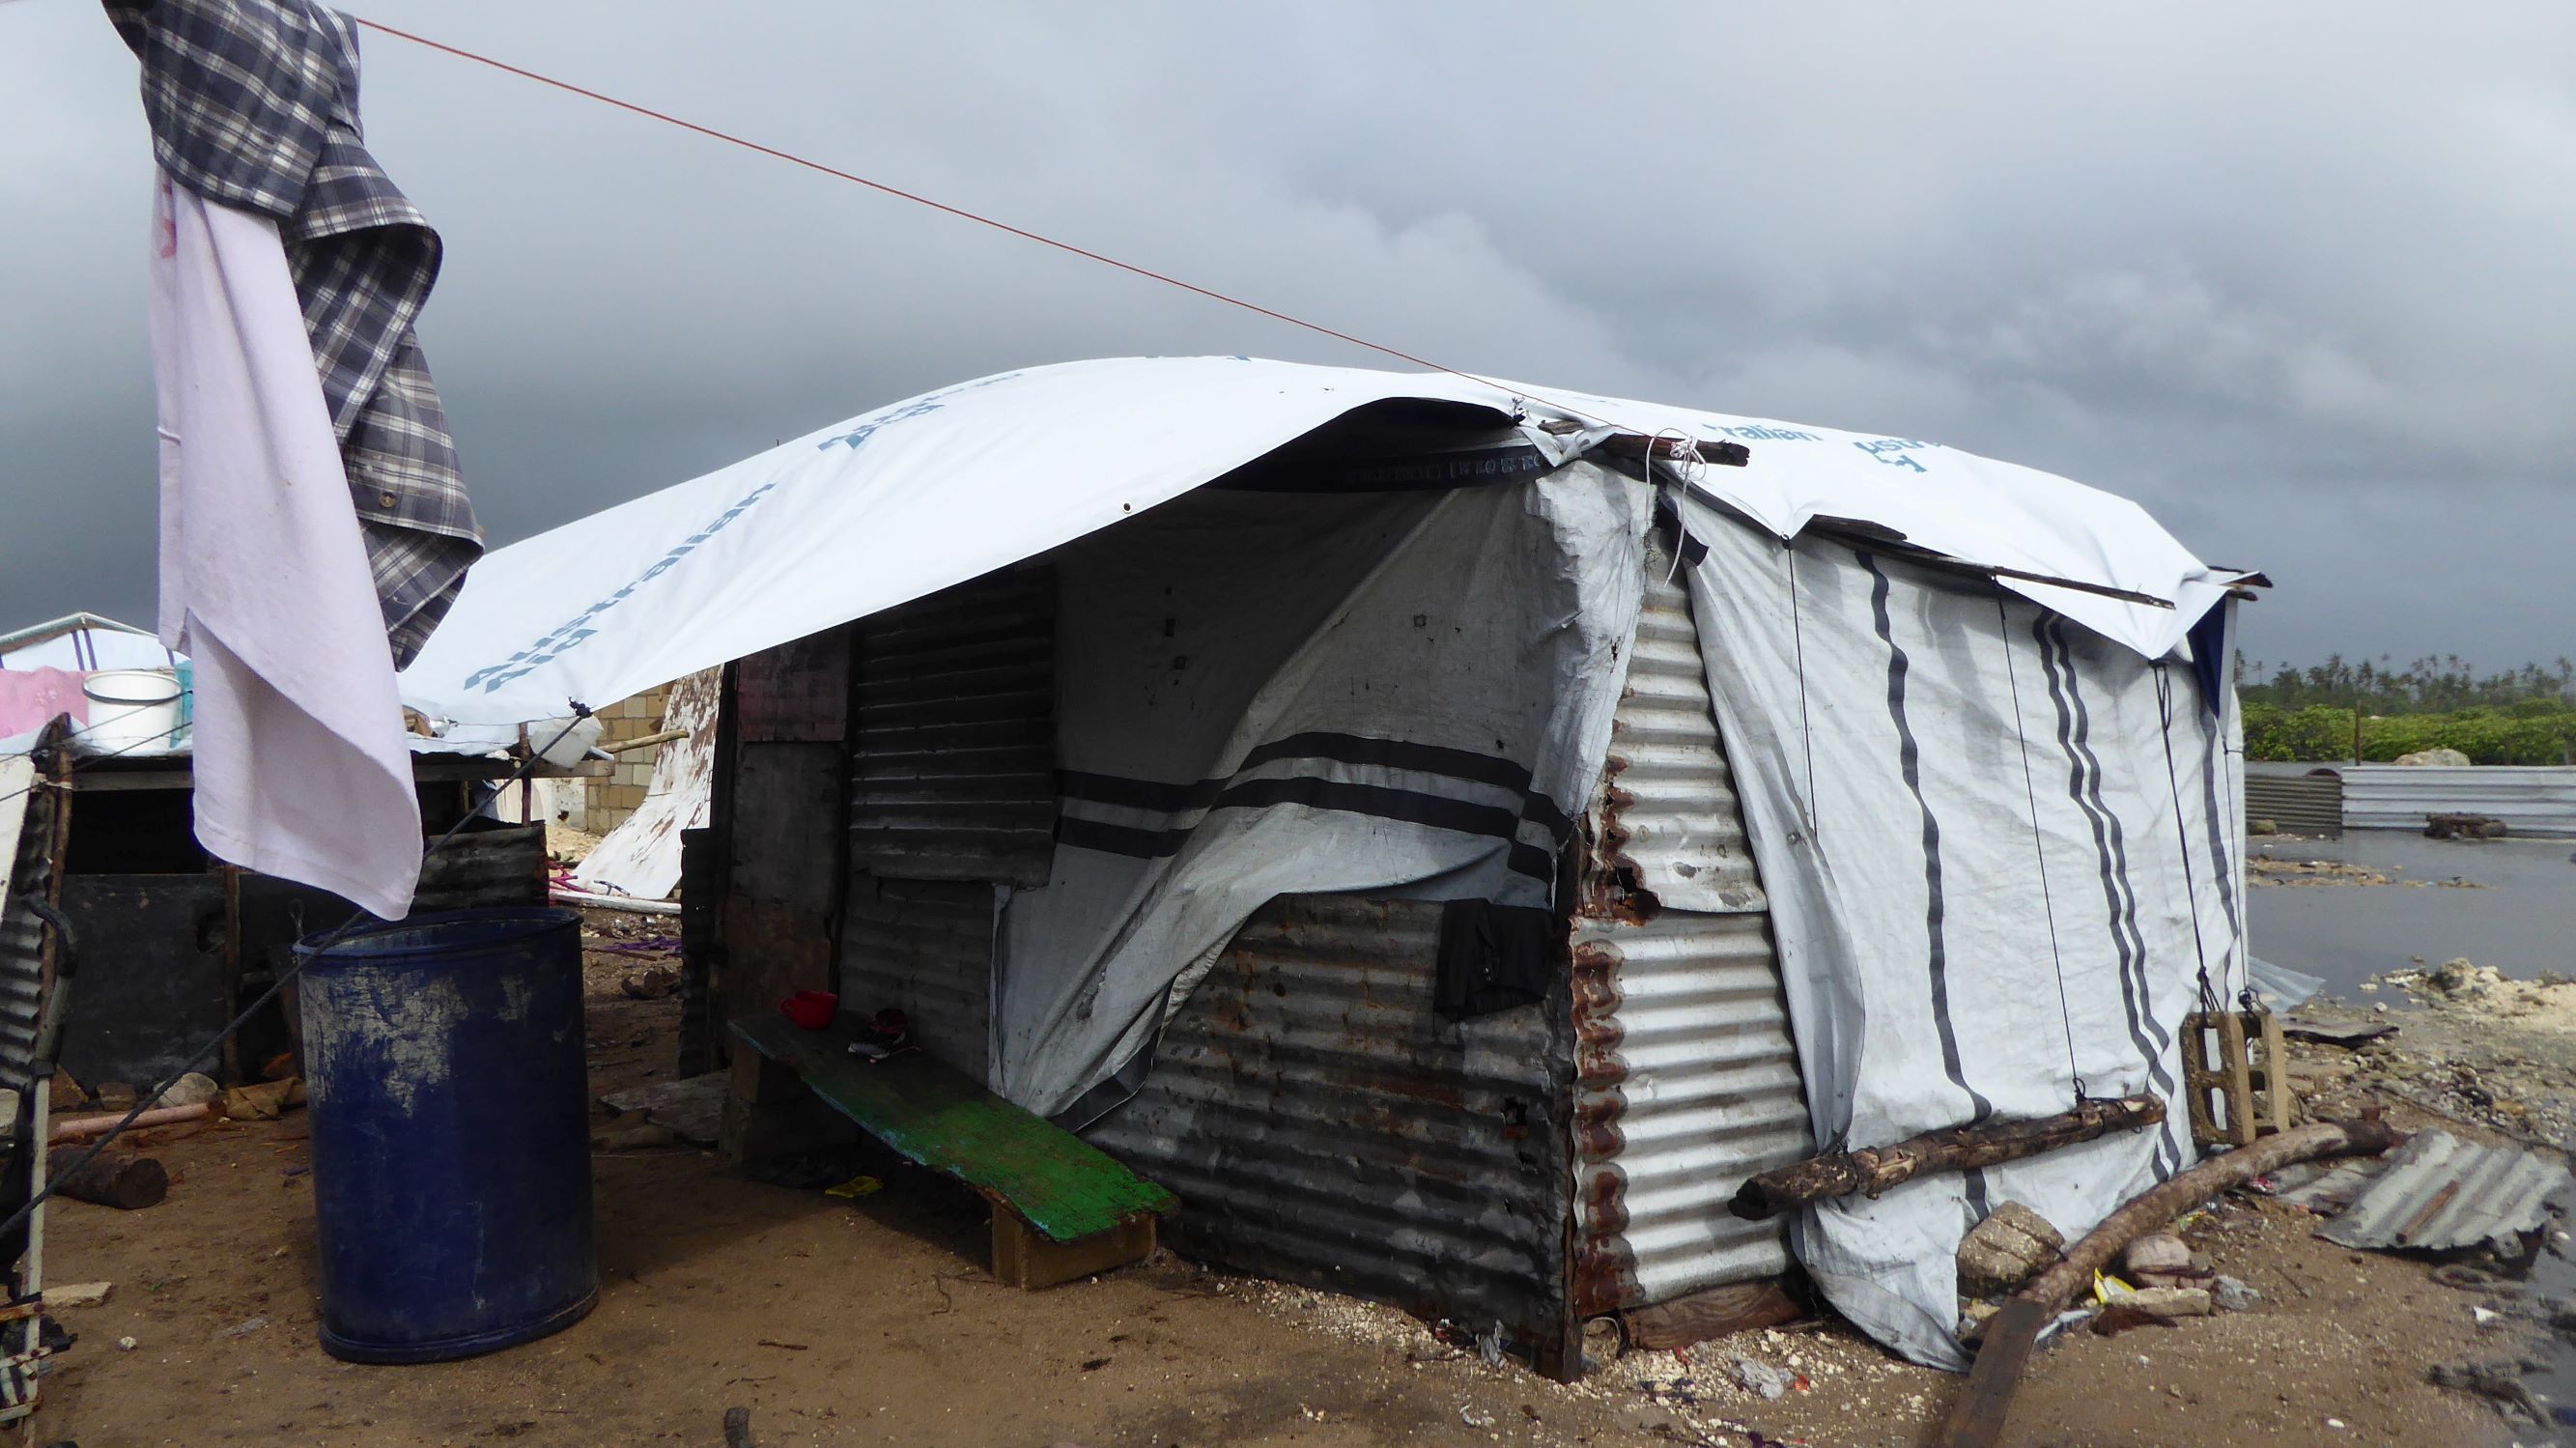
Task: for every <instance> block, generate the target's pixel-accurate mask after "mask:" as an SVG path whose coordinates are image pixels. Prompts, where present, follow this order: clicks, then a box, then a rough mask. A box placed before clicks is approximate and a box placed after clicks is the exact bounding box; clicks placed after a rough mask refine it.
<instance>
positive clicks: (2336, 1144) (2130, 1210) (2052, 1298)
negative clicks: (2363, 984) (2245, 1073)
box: [1935, 1116, 2404, 1448]
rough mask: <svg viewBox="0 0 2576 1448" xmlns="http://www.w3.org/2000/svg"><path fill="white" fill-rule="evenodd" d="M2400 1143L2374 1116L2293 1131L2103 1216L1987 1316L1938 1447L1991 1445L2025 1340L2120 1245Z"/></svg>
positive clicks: (2216, 1160) (2023, 1359)
mask: <svg viewBox="0 0 2576 1448" xmlns="http://www.w3.org/2000/svg"><path fill="white" fill-rule="evenodd" d="M2403 1139H2404V1138H2403V1135H2402V1134H2401V1133H2400V1132H2399V1131H2398V1130H2397V1129H2396V1128H2395V1127H2393V1126H2390V1125H2389V1124H2388V1123H2387V1122H2385V1121H2382V1120H2379V1119H2378V1118H2377V1117H2375V1116H2373V1117H2366V1118H2364V1119H2362V1120H2359V1121H2320V1122H2317V1123H2316V1124H2314V1125H2312V1126H2300V1127H2294V1128H2292V1129H2291V1130H2288V1131H2284V1132H2281V1133H2279V1134H2277V1135H2274V1136H2267V1137H2264V1138H2263V1139H2262V1140H2260V1141H2257V1142H2256V1143H2254V1144H2253V1145H2252V1146H2240V1147H2238V1148H2237V1149H2236V1150H2234V1151H2231V1152H2229V1153H2227V1154H2226V1155H2225V1156H2219V1157H2212V1158H2211V1159H2209V1160H2208V1161H2204V1162H2202V1163H2201V1164H2200V1165H2198V1166H2196V1167H2193V1168H2192V1169H2191V1170H2189V1171H2186V1172H2183V1173H2181V1174H2179V1175H2177V1176H2175V1177H2174V1178H2173V1179H2172V1180H2170V1181H2167V1182H2165V1183H2164V1184H2163V1185H2161V1186H2158V1187H2156V1188H2154V1189H2153V1190H2151V1191H2149V1192H2147V1193H2146V1194H2145V1195H2143V1196H2140V1197H2138V1198H2137V1199H2135V1200H2134V1201H2131V1202H2130V1203H2129V1204H2128V1205H2126V1206H2124V1207H2122V1208H2120V1209H2119V1210H2118V1211H2116V1212H2113V1213H2112V1214H2111V1215H2109V1216H2108V1217H2105V1218H2103V1219H2102V1225H2100V1226H2098V1227H2095V1228H2094V1229H2093V1230H2092V1231H2090V1232H2088V1233H2086V1234H2085V1235H2084V1239H2083V1240H2082V1241H2079V1242H2077V1243H2076V1244H2075V1245H2074V1246H2072V1247H2069V1248H2067V1249H2066V1256H2065V1259H2064V1260H2062V1261H2060V1262H2059V1263H2058V1264H2057V1265H2056V1266H2054V1267H2051V1268H2049V1269H2048V1270H2047V1271H2045V1272H2043V1273H2041V1274H2040V1275H2039V1276H2038V1277H2037V1278H2036V1279H2034V1280H2033V1281H2032V1282H2031V1284H2030V1285H2029V1286H2028V1287H2025V1288H2023V1289H2022V1290H2021V1291H2020V1292H2019V1293H2017V1294H2015V1295H2014V1296H2013V1298H2012V1299H2011V1300H2010V1301H2008V1302H2006V1303H2005V1304H2004V1305H2003V1310H2001V1311H2000V1312H1997V1313H1996V1314H1995V1315H1994V1317H1993V1318H1992V1319H1990V1320H1989V1321H1988V1322H1987V1324H1986V1332H1985V1336H1984V1338H1983V1339H1982V1340H1981V1342H1980V1344H1979V1346H1978V1348H1977V1361H1976V1365H1975V1366H1974V1367H1972V1368H1970V1369H1969V1372H1968V1382H1967V1385H1966V1386H1965V1387H1964V1388H1962V1389H1961V1390H1960V1393H1959V1401H1958V1402H1957V1403H1956V1404H1954V1405H1952V1407H1951V1409H1950V1421H1949V1423H1948V1424H1947V1425H1946V1426H1945V1427H1944V1428H1943V1429H1942V1432H1941V1436H1940V1438H1938V1439H1937V1440H1935V1442H1936V1443H1937V1444H1938V1445H1939V1448H1992V1445H1993V1444H1994V1443H1995V1441H1996V1440H1997V1439H1998V1438H1999V1437H2001V1436H2002V1434H2003V1429H2004V1418H2005V1416H2006V1415H2007V1414H2009V1413H2010V1412H2011V1411H2012V1397H2013V1390H2014V1389H2015V1388H2016V1387H2018V1386H2020V1383H2021V1371H2022V1367H2023V1365H2024V1364H2025V1363H2027V1362H2029V1361H2030V1350H2031V1345H2032V1344H2033V1343H2035V1342H2037V1341H2038V1339H2039V1333H2040V1330H2041V1329H2042V1328H2045V1327H2046V1326H2048V1324H2049V1323H2050V1322H2051V1321H2053V1320H2055V1318H2056V1317H2057V1315H2058V1314H2059V1313H2061V1312H2064V1311H2065V1310H2066V1305H2067V1304H2068V1303H2070V1302H2072V1301H2074V1300H2075V1294H2076V1293H2077V1292H2079V1291H2082V1290H2083V1289H2084V1288H2086V1287H2088V1286H2090V1285H2091V1284H2092V1281H2093V1274H2094V1273H2095V1272H2097V1271H2100V1270H2101V1269H2102V1268H2103V1267H2104V1266H2105V1265H2107V1264H2108V1263H2109V1262H2110V1260H2111V1259H2112V1258H2113V1257H2116V1256H2118V1255H2119V1253H2120V1249H2121V1248H2123V1247H2126V1246H2128V1245H2129V1244H2130V1243H2131V1242H2134V1241H2136V1240H2137V1239H2139V1238H2140V1237H2143V1236H2145V1235H2146V1234H2148V1233H2149V1232H2158V1231H2162V1230H2164V1229H2165V1228H2166V1227H2167V1226H2170V1225H2171V1224H2172V1223H2173V1221H2174V1219H2175V1218H2177V1217H2180V1216H2181V1215H2182V1214H2183V1213H2185V1212H2187V1211H2190V1210H2191V1209H2192V1208H2194V1207H2196V1206H2199V1205H2200V1204H2201V1203H2202V1202H2205V1201H2208V1200H2209V1199H2210V1198H2212V1197H2214V1196H2217V1195H2218V1194H2219V1193H2221V1192H2225V1191H2229V1190H2232V1189H2234V1188H2236V1187H2241V1186H2243V1185H2245V1184H2246V1183H2247V1182H2249V1181H2252V1180H2253V1179H2254V1178H2256V1177H2258V1176H2262V1175H2264V1174H2266V1173H2269V1172H2276V1171H2279V1170H2280V1169H2281V1168H2283V1167H2285V1166H2290V1165H2292V1164H2294V1163H2297V1162H2303V1161H2313V1160H2315V1159H2316V1158H2318V1157H2322V1156H2370V1155H2375V1154H2377V1153H2379V1152H2383V1151H2386V1150H2388V1149H2389V1148H2390V1147H2392V1146H2395V1145H2396V1144H2397V1143H2398V1142H2399V1141H2401V1140H2403Z"/></svg>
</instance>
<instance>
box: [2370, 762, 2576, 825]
mask: <svg viewBox="0 0 2576 1448" xmlns="http://www.w3.org/2000/svg"><path fill="white" fill-rule="evenodd" d="M2335 769H2336V771H2337V772H2338V773H2340V774H2341V775H2342V776H2343V822H2344V827H2345V828H2346V829H2355V830H2420V829H2422V828H2424V819H2425V817H2426V816H2427V815H2436V814H2472V815H2485V816H2487V817H2488V818H2490V819H2499V820H2502V821H2504V823H2505V828H2506V830H2508V831H2509V832H2510V833H2513V834H2517V835H2538V836H2542V837H2547V838H2566V837H2569V836H2576V768H2567V767H2541V766H2516V765H2500V764H2474V765H2469V766H2467V767H2465V768H2462V767H2459V766H2454V765H2438V764H2436V765H2415V764H2339V765H2337V766H2335Z"/></svg>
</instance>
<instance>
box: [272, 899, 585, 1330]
mask: <svg viewBox="0 0 2576 1448" xmlns="http://www.w3.org/2000/svg"><path fill="white" fill-rule="evenodd" d="M325 938H326V937H325V936H321V935H316V936H313V937H310V938H308V939H307V940H305V941H304V942H303V943H301V944H299V945H298V946H296V954H297V956H298V957H300V958H304V959H306V960H307V961H308V962H309V963H308V964H307V965H306V966H305V970H304V974H303V976H302V978H301V979H300V980H299V981H298V988H299V999H300V1002H301V1004H302V1007H303V1036H304V1040H303V1057H304V1080H305V1090H306V1092H307V1093H308V1096H309V1102H308V1108H307V1109H308V1111H309V1114H310V1116H311V1122H312V1132H313V1207H314V1219H315V1223H316V1226H317V1228H318V1231H319V1235H320V1237H321V1269H322V1270H321V1278H322V1347H323V1350H324V1351H326V1352H328V1353H330V1354H331V1355H332V1356H333V1357H336V1358H342V1359H345V1360H347V1361H349V1362H363V1363H421V1362H444V1361H447V1360H449V1359H452V1358H461V1357H471V1356H473V1355H475V1354H477V1353H486V1352H492V1351H494V1350H496V1349H499V1348H505V1347H510V1346H513V1345H515V1344H518V1343H523V1342H527V1341H530V1340H531V1339H534V1338H539V1337H543V1336H545V1335H546V1334H548V1333H551V1332H556V1331H560V1330H561V1329H563V1328H566V1327H569V1326H571V1325H572V1324H573V1323H575V1322H578V1321H580V1320H581V1318H582V1317H583V1315H584V1314H586V1313H588V1312H589V1311H590V1309H591V1308H592V1306H593V1305H595V1304H596V1303H597V1302H598V1301H599V1274H598V1269H597V1266H596V1265H595V1263H594V1260H593V1257H592V1250H591V1204H590V1113H589V1100H588V1096H589V1092H588V1084H587V1081H586V1079H585V1076H584V1062H583V1059H582V1046H583V1042H582V1006H581V917H579V916H578V915H575V914H574V913H573V912H571V911H569V910H553V909H542V908H524V909H487V910H457V911H450V912H444V913H440V914H430V915H415V916H413V917H412V918H410V919H408V920H403V921H399V922H396V923H394V924H391V925H380V926H375V927H373V928H369V929H362V930H357V931H353V932H351V933H350V935H349V936H348V937H347V938H346V939H343V940H341V941H340V942H339V943H338V944H336V945H333V946H331V947H330V949H329V950H327V951H321V950H319V947H320V946H321V944H322V942H323V940H324V939H325ZM317 952H318V953H317Z"/></svg>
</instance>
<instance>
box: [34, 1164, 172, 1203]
mask: <svg viewBox="0 0 2576 1448" xmlns="http://www.w3.org/2000/svg"><path fill="white" fill-rule="evenodd" d="M79 1154H80V1153H78V1152H73V1151H58V1152H55V1153H53V1154H52V1156H51V1157H50V1158H49V1159H48V1161H47V1166H48V1168H49V1169H50V1170H54V1171H60V1170H61V1169H62V1168H63V1167H64V1166H66V1165H68V1164H69V1163H70V1162H71V1160H72V1159H73V1158H74V1157H77V1156H78V1155H79ZM54 1195H56V1196H61V1197H69V1198H71V1199H72V1200H73V1201H76V1202H90V1203H94V1204H96V1205H98V1206H102V1207H115V1208H116V1209H118V1210H119V1211H126V1212H131V1211H134V1210H136V1209H137V1208H140V1207H152V1206H158V1205H160V1203H161V1199H162V1198H163V1197H166V1196H168V1195H170V1173H169V1172H167V1171H165V1170H163V1169H162V1166H161V1163H160V1162H158V1161H155V1160H153V1159H152V1158H151V1157H148V1156H100V1157H95V1158H93V1159H91V1160H90V1161H89V1162H87V1163H86V1164H84V1165H82V1166H81V1167H80V1168H78V1169H77V1170H75V1171H72V1172H71V1173H69V1174H68V1175H64V1176H60V1177H56V1178H55V1179H54Z"/></svg>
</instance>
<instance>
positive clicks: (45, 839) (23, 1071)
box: [0, 754, 62, 1091]
mask: <svg viewBox="0 0 2576 1448" xmlns="http://www.w3.org/2000/svg"><path fill="white" fill-rule="evenodd" d="M36 779H37V770H36V759H35V756H33V755H26V754H19V755H8V756H0V872H5V873H0V1086H5V1087H8V1088H9V1089H11V1090H13V1091H23V1090H26V1089H27V1088H28V1087H29V1085H30V1084H31V1083H32V1078H33V1075H34V1070H33V1065H32V1062H33V1060H34V1056H35V1050H36V1035H37V1032H38V1031H40V1030H41V1029H43V1025H44V1009H45V999H46V994H47V988H48V984H49V982H48V980H47V975H48V967H49V962H48V961H47V960H46V959H45V955H46V951H45V934H46V931H45V925H44V922H43V921H41V920H40V919H38V918H37V916H36V912H35V911H34V910H32V909H30V908H28V904H27V902H28V901H29V900H38V901H43V902H45V903H46V904H52V903H54V902H55V901H57V900H59V899H60V898H61V894H62V892H61V889H60V888H59V887H60V882H59V881H58V880H57V879H56V878H55V876H54V868H55V865H56V863H57V861H56V859H55V855H56V846H57V845H58V844H59V843H60V842H59V841H58V840H57V839H56V836H55V826H56V815H55V812H56V811H57V810H59V809H60V808H61V807H62V795H61V793H60V792H59V791H57V790H54V789H51V788H44V787H39V786H38V785H37V783H36Z"/></svg>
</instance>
